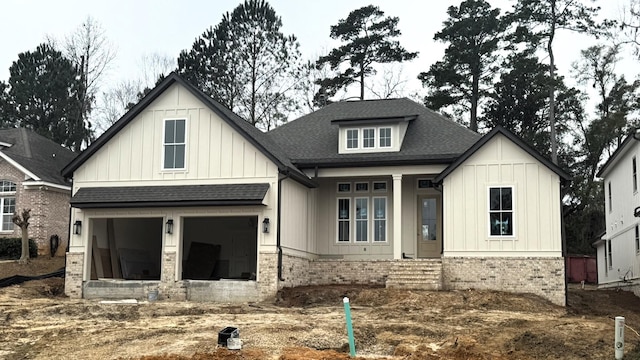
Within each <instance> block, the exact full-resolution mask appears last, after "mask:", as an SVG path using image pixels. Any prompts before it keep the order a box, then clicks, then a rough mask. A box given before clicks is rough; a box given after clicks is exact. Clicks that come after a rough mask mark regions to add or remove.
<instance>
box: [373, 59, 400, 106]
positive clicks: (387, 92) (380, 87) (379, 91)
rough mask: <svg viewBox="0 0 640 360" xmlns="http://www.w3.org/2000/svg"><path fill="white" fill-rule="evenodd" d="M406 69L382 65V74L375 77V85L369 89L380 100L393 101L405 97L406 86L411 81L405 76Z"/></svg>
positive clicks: (392, 65)
mask: <svg viewBox="0 0 640 360" xmlns="http://www.w3.org/2000/svg"><path fill="white" fill-rule="evenodd" d="M403 69H404V67H403V66H402V65H399V64H384V65H382V74H379V75H378V76H376V77H375V80H374V83H373V84H372V85H368V86H367V89H368V90H369V91H370V92H371V93H372V94H373V96H374V97H375V98H378V99H391V98H399V97H403V96H405V86H406V85H407V82H408V81H409V79H407V77H406V76H403V74H402V72H403Z"/></svg>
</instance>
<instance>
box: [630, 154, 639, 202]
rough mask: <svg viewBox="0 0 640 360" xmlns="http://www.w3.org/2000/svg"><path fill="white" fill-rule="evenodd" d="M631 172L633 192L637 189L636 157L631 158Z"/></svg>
mask: <svg viewBox="0 0 640 360" xmlns="http://www.w3.org/2000/svg"><path fill="white" fill-rule="evenodd" d="M631 172H632V173H633V179H632V180H633V192H634V193H636V192H637V191H638V167H637V166H636V157H635V156H634V157H633V159H631Z"/></svg>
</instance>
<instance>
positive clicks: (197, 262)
mask: <svg viewBox="0 0 640 360" xmlns="http://www.w3.org/2000/svg"><path fill="white" fill-rule="evenodd" d="M182 228H183V233H182V279H184V280H221V279H234V280H255V279H256V268H257V261H258V260H257V257H258V240H257V237H258V217H257V216H225V217H186V218H183V227H182Z"/></svg>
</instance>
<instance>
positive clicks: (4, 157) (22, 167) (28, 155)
mask: <svg viewBox="0 0 640 360" xmlns="http://www.w3.org/2000/svg"><path fill="white" fill-rule="evenodd" d="M74 157H75V153H73V152H72V151H70V150H68V149H66V148H64V147H62V146H60V145H58V144H56V143H55V142H53V141H51V140H49V139H47V138H45V137H44V136H41V135H38V134H36V133H35V132H33V131H31V130H27V129H22V128H17V129H2V130H0V182H1V183H2V185H1V188H0V211H2V221H1V223H0V237H1V238H8V237H9V238H11V237H13V238H15V237H21V236H22V233H21V231H20V228H19V227H18V226H16V225H14V224H13V222H12V220H11V218H12V216H13V214H14V212H17V213H21V212H22V209H31V219H30V220H29V237H30V238H31V239H34V240H35V241H36V243H37V245H38V254H39V255H49V254H50V253H51V251H50V242H49V239H50V237H51V236H52V235H58V237H59V239H60V242H59V245H58V250H57V252H56V254H58V255H63V254H64V253H65V249H66V245H67V239H68V235H69V200H70V198H71V182H67V181H66V180H65V178H64V177H62V175H60V170H62V168H63V167H64V166H65V165H66V164H68V163H69V162H70V161H71V160H73V158H74ZM0 241H2V239H0Z"/></svg>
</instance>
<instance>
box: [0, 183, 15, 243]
mask: <svg viewBox="0 0 640 360" xmlns="http://www.w3.org/2000/svg"><path fill="white" fill-rule="evenodd" d="M0 208H1V209H2V225H1V227H0V231H13V221H12V220H11V218H12V217H13V213H14V212H15V211H16V184H15V183H14V182H12V181H8V180H2V185H0Z"/></svg>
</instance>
